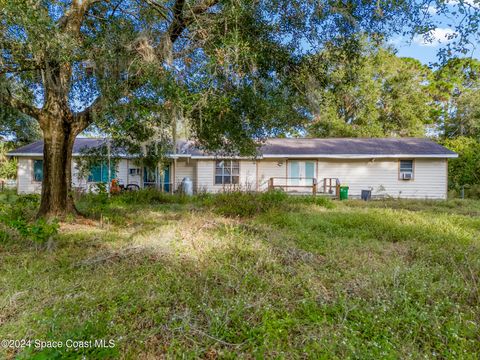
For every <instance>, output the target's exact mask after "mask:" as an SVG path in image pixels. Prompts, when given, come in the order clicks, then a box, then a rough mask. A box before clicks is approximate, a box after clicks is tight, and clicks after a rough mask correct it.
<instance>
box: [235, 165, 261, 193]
mask: <svg viewBox="0 0 480 360" xmlns="http://www.w3.org/2000/svg"><path fill="white" fill-rule="evenodd" d="M239 181H240V188H241V190H244V191H256V190H257V189H256V187H257V164H256V161H255V160H242V161H240V180H239Z"/></svg>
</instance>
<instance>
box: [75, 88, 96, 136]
mask: <svg viewBox="0 0 480 360" xmlns="http://www.w3.org/2000/svg"><path fill="white" fill-rule="evenodd" d="M101 107H102V97H101V96H98V97H97V98H96V99H95V101H94V102H93V103H92V104H91V105H90V106H89V107H87V108H86V109H85V110H83V111H81V112H78V113H74V114H73V123H74V125H75V127H76V128H78V129H77V130H78V133H80V132H81V131H83V130H84V129H86V128H87V126H88V125H90V124H91V123H92V122H93V115H94V114H95V113H96V112H97V111H99V110H100V108H101Z"/></svg>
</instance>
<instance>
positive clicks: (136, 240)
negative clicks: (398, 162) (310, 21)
mask: <svg viewBox="0 0 480 360" xmlns="http://www.w3.org/2000/svg"><path fill="white" fill-rule="evenodd" d="M0 200H1V199H0ZM20 200H21V199H20ZM20 200H19V199H14V200H9V203H10V205H9V206H10V207H16V206H20V205H17V202H18V201H20ZM22 204H23V205H22V206H23V208H22V212H24V213H27V214H30V213H31V214H33V211H34V207H35V206H36V200H35V199H29V200H28V201H23V202H22ZM25 204H26V205H25ZM4 208H5V209H7V206H6V205H4ZM79 208H80V209H81V210H82V211H83V212H84V213H86V214H88V217H89V219H82V220H78V221H71V222H65V223H61V224H60V231H59V233H58V235H56V236H55V237H54V241H53V242H52V241H50V242H48V246H38V245H35V244H32V242H31V241H30V240H28V239H27V238H25V237H22V236H21V234H19V233H18V231H16V230H12V229H11V228H10V227H8V226H7V225H5V224H2V223H0V224H1V225H0V339H40V340H55V341H62V342H64V344H65V342H66V340H67V339H74V340H90V339H106V340H107V341H108V340H110V339H112V340H114V342H115V347H113V348H99V347H90V348H82V347H78V348H77V349H73V348H66V347H62V348H56V349H50V348H46V349H43V350H40V349H38V348H34V347H30V348H24V349H16V350H15V349H0V358H20V359H30V358H34V359H52V358H82V356H84V358H87V359H102V358H125V359H138V358H139V359H142V358H143V359H157V358H163V357H165V358H176V357H184V358H198V357H200V358H206V359H215V358H237V357H243V358H259V359H261V358H286V359H287V358H288V359H291V358H325V359H327V358H328V359H330V358H339V359H343V358H358V359H368V358H370V359H379V358H425V357H426V358H434V357H437V358H450V359H461V358H465V359H478V358H479V357H480V289H479V287H480V240H479V235H480V217H479V215H480V202H479V201H455V200H452V201H444V202H433V201H428V202H427V201H394V200H388V201H387V200H386V201H378V202H377V201H375V202H369V203H365V202H360V201H347V202H342V203H340V202H333V203H332V202H329V201H324V200H318V201H312V200H311V199H310V198H285V196H280V195H278V196H276V195H275V194H274V195H272V196H270V197H268V196H264V197H263V198H259V197H256V196H253V195H252V196H249V195H246V196H240V195H238V196H235V195H224V196H219V197H215V196H203V197H198V198H193V199H190V200H189V199H185V198H181V197H174V196H165V195H160V194H154V193H138V194H137V195H128V196H121V197H116V198H113V199H111V200H109V199H106V198H105V197H102V196H88V197H86V198H84V199H82V200H81V201H80V202H79ZM7 210H8V209H7ZM7 210H4V211H7ZM8 211H12V209H11V208H9V210H8ZM235 215H240V216H235Z"/></svg>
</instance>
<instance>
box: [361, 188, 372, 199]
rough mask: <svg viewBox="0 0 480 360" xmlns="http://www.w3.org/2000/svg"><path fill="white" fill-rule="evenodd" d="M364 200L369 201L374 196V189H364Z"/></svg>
mask: <svg viewBox="0 0 480 360" xmlns="http://www.w3.org/2000/svg"><path fill="white" fill-rule="evenodd" d="M361 197H362V200H365V201H368V200H370V199H371V198H372V190H362V195H361Z"/></svg>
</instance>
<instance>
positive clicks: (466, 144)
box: [444, 136, 480, 190]
mask: <svg viewBox="0 0 480 360" xmlns="http://www.w3.org/2000/svg"><path fill="white" fill-rule="evenodd" d="M444 145H445V146H446V147H447V148H449V149H450V150H453V151H455V152H456V153H458V155H459V156H458V158H456V159H450V160H449V161H448V178H449V186H450V187H451V188H454V189H457V190H458V189H459V188H460V187H461V186H462V185H475V184H479V183H480V177H479V174H480V143H479V142H478V140H476V139H473V138H469V137H464V136H460V137H457V138H454V139H447V140H445V142H444Z"/></svg>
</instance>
